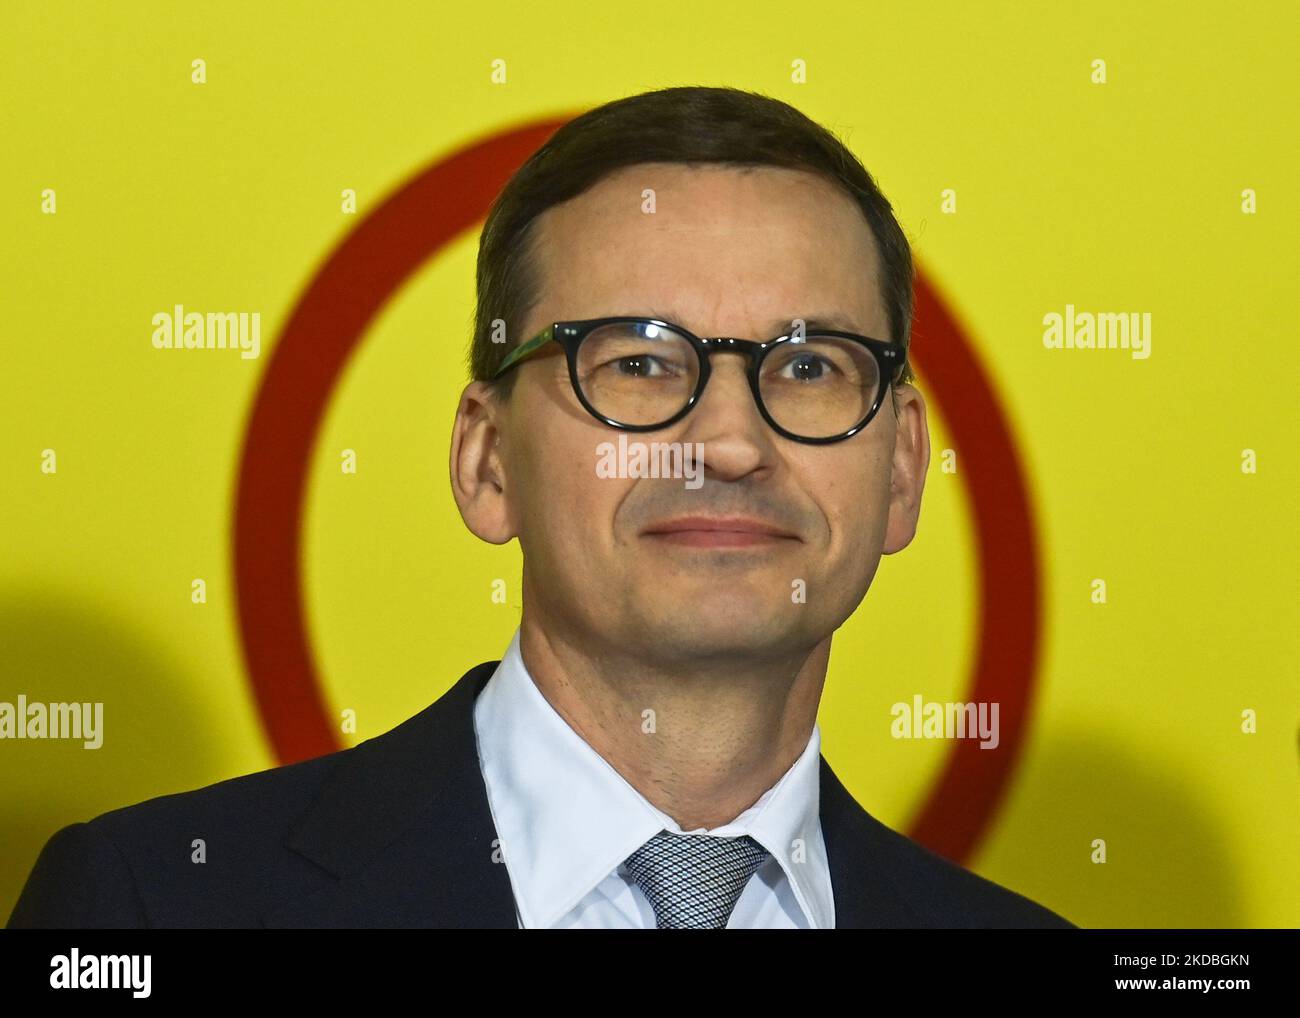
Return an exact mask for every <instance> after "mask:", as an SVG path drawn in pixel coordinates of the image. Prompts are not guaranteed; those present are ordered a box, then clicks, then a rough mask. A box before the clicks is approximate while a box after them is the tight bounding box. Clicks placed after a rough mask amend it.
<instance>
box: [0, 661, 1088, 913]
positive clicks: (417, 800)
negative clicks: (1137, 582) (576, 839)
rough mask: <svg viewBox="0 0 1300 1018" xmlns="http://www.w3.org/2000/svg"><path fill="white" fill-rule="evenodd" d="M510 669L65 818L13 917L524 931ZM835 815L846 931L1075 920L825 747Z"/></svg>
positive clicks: (825, 793) (831, 835)
mask: <svg viewBox="0 0 1300 1018" xmlns="http://www.w3.org/2000/svg"><path fill="white" fill-rule="evenodd" d="M496 666H497V662H495V661H490V662H487V663H485V664H481V665H479V666H477V667H476V668H472V669H471V670H470V671H469V672H467V673H466V674H465V675H464V676H463V677H462V678H461V679H460V681H459V682H457V683H456V685H455V686H453V687H452V688H451V689H450V690H448V691H447V693H446V694H444V695H443V696H442V697H441V698H440V699H439V700H437V701H436V702H435V703H433V704H431V705H430V706H429V707H427V708H425V709H424V710H423V711H421V712H420V713H419V714H417V715H415V717H413V718H410V719H408V720H407V721H405V722H403V723H402V724H400V725H398V726H397V727H396V728H394V729H392V730H391V731H388V732H385V733H384V734H383V735H380V736H377V737H375V738H373V739H368V740H366V741H365V742H363V743H360V744H359V745H357V746H354V747H352V748H351V749H345V750H340V751H339V752H336V753H330V754H328V755H326V756H322V757H317V758H316V759H314V760H306V761H303V762H302V763H296V764H291V765H289V766H286V767H278V768H274V769H272V770H267V771H261V772H259V773H257V774H249V775H244V776H243V777H238V778H232V779H230V780H228V781H222V782H219V783H217V784H215V785H209V786H208V787H206V788H200V789H196V790H194V791H189V792H182V793H179V794H176V795H164V796H161V797H159V798H156V799H150V800H148V801H146V802H142V803H138V804H136V805H133V806H127V807H125V808H122V809H117V810H113V811H112V812H109V813H105V814H103V815H102V816H99V817H96V818H95V819H93V820H91V821H89V822H86V823H74V824H71V825H70V826H67V827H64V828H62V829H61V830H59V831H57V832H56V833H55V834H54V835H52V836H51V838H50V839H49V841H48V842H47V843H46V845H45V847H44V848H43V849H42V851H41V854H40V857H39V858H38V859H37V861H36V865H35V866H34V868H33V869H32V872H31V875H30V876H29V878H28V880H27V884H26V886H25V887H24V889H23V892H22V895H21V896H20V897H19V899H18V903H17V905H15V907H14V910H13V914H12V915H11V916H10V918H9V924H8V925H9V927H10V928H24V927H58V928H63V929H101V928H124V927H188V928H196V927H239V928H249V927H444V928H446V927H451V928H460V929H468V928H489V927H492V928H506V929H515V928H517V922H516V919H515V906H514V897H513V895H512V893H511V890H510V878H509V876H508V875H507V873H506V868H505V866H504V864H502V863H499V862H494V861H493V854H494V847H495V846H494V839H495V838H496V836H497V835H496V831H495V829H494V828H493V824H492V816H491V813H490V811H489V808H488V802H487V792H486V789H485V787H484V784H483V777H482V773H481V772H480V770H479V763H478V753H477V749H476V747H475V741H474V728H473V717H472V711H473V706H474V700H475V697H477V696H478V693H479V691H480V690H481V689H482V688H483V686H484V685H485V684H486V682H487V680H488V679H489V678H490V677H491V676H492V673H493V671H495V669H496ZM821 823H822V835H823V838H824V839H825V842H826V854H827V857H828V860H829V863H830V872H831V885H832V889H833V893H834V896H835V917H836V926H837V927H894V928H899V927H904V928H913V927H976V928H989V927H1034V928H1040V929H1043V928H1071V927H1072V924H1071V923H1069V922H1067V921H1066V920H1065V919H1062V918H1061V917H1060V916H1058V915H1057V914H1056V913H1054V912H1051V911H1049V910H1048V909H1046V908H1043V907H1042V906H1041V905H1038V904H1035V903H1034V902H1032V901H1030V900H1029V899H1028V898H1024V897H1022V896H1020V895H1018V894H1016V893H1014V892H1012V891H1009V890H1007V889H1006V888H1004V887H1001V886H999V885H997V884H995V883H992V882H991V881H988V880H985V879H984V878H982V877H979V876H977V875H975V874H974V873H971V872H970V871H968V870H965V869H963V868H962V867H960V866H957V865H954V864H953V863H951V862H949V861H947V860H946V859H944V858H942V857H940V856H938V855H936V854H934V853H932V852H930V851H928V850H927V849H925V848H923V847H922V846H921V845H919V844H917V843H916V842H914V841H912V840H910V839H909V838H907V837H905V836H903V835H902V834H899V833H897V832H895V831H893V830H891V829H889V828H888V827H886V826H885V825H884V824H882V823H880V822H879V821H878V820H876V819H875V818H874V817H872V816H871V815H870V814H869V813H867V811H866V810H864V809H863V808H862V807H861V806H859V805H858V803H857V802H856V801H855V800H854V799H853V797H852V796H850V795H849V793H848V791H847V790H846V789H845V788H844V786H843V785H842V784H840V782H839V780H838V779H837V778H836V777H835V775H834V773H832V771H831V769H830V766H829V765H828V764H827V763H826V758H825V757H822V758H821ZM195 839H202V840H203V842H204V843H205V846H206V861H205V862H202V863H196V862H193V861H191V854H192V851H193V849H192V847H191V846H192V843H193V842H194V840H195Z"/></svg>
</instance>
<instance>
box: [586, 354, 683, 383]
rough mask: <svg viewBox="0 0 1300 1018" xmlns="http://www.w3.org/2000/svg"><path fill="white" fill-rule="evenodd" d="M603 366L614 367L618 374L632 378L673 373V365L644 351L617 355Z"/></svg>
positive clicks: (653, 376) (656, 376) (654, 376)
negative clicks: (621, 355)
mask: <svg viewBox="0 0 1300 1018" xmlns="http://www.w3.org/2000/svg"><path fill="white" fill-rule="evenodd" d="M601 367H604V368H612V370H614V371H616V372H617V373H618V374H620V375H622V376H624V377H630V378H659V377H662V376H664V375H668V374H671V373H672V365H670V364H668V363H666V362H665V361H664V360H662V359H661V358H659V357H652V356H651V355H650V354H644V353H639V354H629V355H627V356H624V357H616V358H614V359H613V360H610V361H606V362H605V363H604V364H602V365H601Z"/></svg>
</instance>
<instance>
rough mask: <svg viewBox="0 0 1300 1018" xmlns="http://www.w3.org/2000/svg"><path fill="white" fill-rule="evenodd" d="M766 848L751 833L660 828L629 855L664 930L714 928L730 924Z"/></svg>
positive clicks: (630, 866) (632, 870)
mask: <svg viewBox="0 0 1300 1018" xmlns="http://www.w3.org/2000/svg"><path fill="white" fill-rule="evenodd" d="M768 854H769V853H768V851H767V849H765V848H764V847H763V846H762V845H760V844H759V843H758V842H757V841H755V840H754V839H753V838H751V837H750V836H749V835H748V834H746V835H743V836H742V837H738V838H719V837H715V836H713V835H709V834H673V833H672V832H670V831H660V832H659V833H658V834H656V835H655V836H654V837H653V838H651V839H650V840H649V841H647V842H646V843H645V844H644V845H642V846H641V847H640V848H638V849H637V850H636V851H635V852H633V853H632V854H631V855H630V856H628V857H627V861H626V865H627V868H628V871H629V872H630V873H631V874H632V879H634V880H635V881H636V883H637V886H638V887H640V888H641V890H642V891H643V892H644V893H645V896H646V897H647V898H648V899H649V900H650V904H651V906H653V908H654V910H655V924H656V925H657V926H658V927H659V929H661V930H670V929H671V930H676V929H697V930H716V929H722V928H724V927H725V926H726V925H727V920H728V919H729V918H730V917H731V910H732V909H734V908H735V907H736V902H737V901H738V900H739V899H740V892H741V891H743V890H744V889H745V885H746V884H747V883H749V878H750V877H752V876H753V875H754V871H755V870H757V869H758V867H759V866H761V865H762V863H763V860H764V859H766V858H767V856H768Z"/></svg>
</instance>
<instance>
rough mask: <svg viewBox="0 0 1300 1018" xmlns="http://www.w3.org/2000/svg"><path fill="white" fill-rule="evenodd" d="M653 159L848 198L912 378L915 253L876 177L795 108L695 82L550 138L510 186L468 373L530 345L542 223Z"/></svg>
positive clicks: (492, 230) (604, 109)
mask: <svg viewBox="0 0 1300 1018" xmlns="http://www.w3.org/2000/svg"><path fill="white" fill-rule="evenodd" d="M651 162H666V163H682V164H687V165H697V164H709V163H721V164H730V165H734V166H741V167H758V166H774V167H780V168H785V169H796V170H805V171H810V172H812V173H816V174H819V175H821V176H822V177H824V178H826V179H828V180H830V181H831V182H832V183H835V184H838V185H839V186H840V187H841V188H843V190H845V191H847V192H848V193H849V195H850V196H851V197H852V198H853V199H854V200H855V201H856V202H857V203H858V206H859V207H860V208H861V209H862V214H863V216H865V217H866V220H867V225H868V226H870V227H871V232H872V234H873V235H874V237H875V240H876V245H877V251H878V253H879V255H880V289H881V293H880V297H881V299H882V300H883V301H884V303H885V310H886V314H887V316H888V320H889V340H890V342H892V343H894V344H895V345H896V346H900V347H902V349H903V353H904V365H903V369H902V371H901V372H899V374H898V375H897V376H896V377H895V380H894V384H895V385H900V384H902V383H904V382H910V381H912V380H913V377H914V376H913V373H912V368H911V364H910V362H908V361H907V359H906V355H907V351H908V344H909V342H910V339H911V332H912V310H913V293H912V250H911V247H910V245H909V244H908V242H907V238H906V237H905V236H904V235H903V231H902V229H901V228H900V227H899V225H898V221H897V220H896V219H895V218H894V212H893V209H892V207H891V206H890V204H889V202H888V200H887V199H886V198H885V196H884V195H883V194H881V192H880V189H879V188H878V187H876V183H875V181H874V180H872V178H871V175H870V174H869V173H868V172H867V171H866V169H865V168H864V167H863V165H862V164H861V163H860V162H859V161H858V159H857V158H856V157H855V156H854V155H853V153H852V152H850V151H849V150H848V148H846V147H845V146H844V144H843V143H842V142H841V141H840V140H839V139H838V138H836V137H835V135H834V134H832V133H831V132H830V131H828V130H827V129H826V128H824V127H822V126H821V125H820V124H818V123H816V122H815V121H813V120H810V119H809V118H808V117H806V116H805V115H804V114H802V113H800V112H799V111H798V110H796V109H795V108H794V107H793V106H790V105H788V104H787V103H784V102H781V101H780V100H779V99H773V98H771V97H770V96H765V95H761V94H759V93H757V92H748V91H743V90H741V89H735V88H710V87H702V86H699V87H697V86H684V87H678V88H665V89H660V90H658V91H654V92H643V93H641V94H640V95H633V96H628V97H627V98H624V99H617V100H614V101H613V102H608V103H606V104H605V105H603V106H598V107H597V108H596V109H593V110H590V111H588V112H587V113H584V114H582V115H581V116H579V117H576V118H575V119H573V120H571V121H569V122H568V123H567V124H565V125H564V126H563V127H561V128H560V129H559V130H557V131H556V132H555V133H554V134H553V135H552V136H551V137H550V138H549V139H548V140H547V142H546V144H544V145H543V146H542V147H541V148H539V149H538V150H537V151H536V152H535V153H533V155H532V156H531V157H530V158H529V159H528V161H527V162H526V163H524V165H523V166H521V167H520V168H519V170H518V171H517V172H516V173H515V174H514V176H513V177H511V178H510V181H509V182H508V183H507V184H506V186H505V187H504V188H503V189H502V191H501V193H500V194H499V195H498V196H497V199H496V201H495V202H493V204H492V208H491V211H490V212H489V213H488V217H487V220H486V221H485V222H484V224H483V232H482V235H481V236H480V238H479V250H478V285H477V291H478V293H477V296H478V301H477V308H476V312H475V322H474V338H473V342H472V345H471V347H470V353H469V368H470V375H471V377H473V378H474V379H477V380H479V381H490V380H491V378H492V376H493V375H494V374H495V373H496V371H497V368H498V367H499V366H500V364H501V362H502V361H504V360H505V358H506V356H507V355H508V353H509V352H510V350H511V349H513V348H514V347H515V346H517V345H518V344H519V343H521V342H523V341H525V340H527V339H528V338H530V337H527V336H521V335H520V330H521V329H522V328H523V323H524V318H525V316H526V315H527V314H528V312H529V311H530V310H531V309H532V308H533V307H535V306H536V304H537V302H538V300H539V299H540V296H541V295H540V292H539V286H540V282H541V281H540V279H539V278H538V270H537V263H536V261H535V259H534V258H533V243H534V237H535V233H536V231H535V229H534V226H533V224H534V222H535V221H536V219H537V217H538V216H539V215H540V214H541V213H543V212H545V211H546V210H547V209H548V208H550V207H551V206H553V205H558V204H560V203H561V202H564V201H568V200H569V199H570V198H574V197H576V196H577V195H579V194H581V193H583V192H584V191H586V190H587V189H588V188H590V187H592V186H594V185H595V184H596V183H598V182H599V181H600V180H601V179H602V178H603V177H605V176H607V175H608V174H610V173H612V172H613V171H615V170H618V169H621V168H622V167H624V166H632V165H636V164H638V163H651ZM611 313H614V312H611ZM497 319H500V320H501V321H502V322H504V323H505V335H506V337H507V341H506V342H504V343H494V342H492V337H493V331H494V330H493V322H494V321H496V320H497ZM516 374H518V372H516V371H510V372H507V373H506V374H505V375H504V376H503V377H502V378H501V380H500V381H498V382H497V383H495V385H494V387H493V388H494V392H496V393H497V395H498V396H499V397H501V398H509V396H510V393H511V391H512V389H513V388H514V378H515V375H516ZM895 409H897V407H895Z"/></svg>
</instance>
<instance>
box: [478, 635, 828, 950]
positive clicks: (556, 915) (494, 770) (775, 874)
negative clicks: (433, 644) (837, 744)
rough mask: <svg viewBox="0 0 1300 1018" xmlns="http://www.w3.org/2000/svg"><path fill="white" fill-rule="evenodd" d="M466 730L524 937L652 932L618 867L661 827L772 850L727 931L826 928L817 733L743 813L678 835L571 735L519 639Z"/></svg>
mask: <svg viewBox="0 0 1300 1018" xmlns="http://www.w3.org/2000/svg"><path fill="white" fill-rule="evenodd" d="M474 732H475V736H476V738H477V741H478V755H479V764H480V767H481V768H482V771H483V780H484V782H485V784H486V785H487V795H488V804H489V806H490V808H491V811H492V819H493V822H494V823H495V825H496V831H497V837H498V839H499V844H498V850H499V851H500V853H501V858H502V860H503V862H504V863H505V866H506V870H507V872H508V873H509V875H510V883H511V887H512V888H513V891H514V896H515V911H516V913H517V919H518V922H519V926H520V927H521V928H523V929H570V928H600V929H609V928H638V929H654V928H655V916H654V909H653V908H652V907H651V905H650V901H649V899H647V898H646V896H645V894H644V892H642V890H641V888H640V887H638V886H637V884H636V882H635V881H634V880H633V879H632V877H631V876H630V874H629V873H628V872H627V868H626V866H624V860H625V859H627V857H628V856H630V855H631V854H632V853H633V852H635V851H636V850H637V849H638V848H640V847H641V846H642V845H643V844H645V843H646V842H647V841H648V840H650V838H652V837H653V836H654V835H656V834H658V833H659V832H660V831H662V830H667V831H671V832H673V833H674V834H710V835H716V836H719V837H737V836H740V835H744V834H748V835H749V836H750V837H752V838H754V840H755V841H757V842H758V843H759V844H760V845H762V846H763V847H764V848H765V849H767V850H768V852H770V853H771V855H770V856H768V858H767V859H765V860H764V861H763V863H762V865H760V866H759V868H758V869H757V870H756V871H755V873H754V875H753V876H752V877H751V878H750V880H749V882H748V883H747V884H746V885H745V888H744V890H743V891H742V892H741V895H740V898H739V900H738V901H737V902H736V907H735V909H734V910H733V911H732V913H731V918H730V920H729V921H728V923H727V927H728V928H729V929H741V928H777V929H809V928H811V929H833V928H834V926H835V901H834V897H833V895H832V893H831V881H830V869H829V867H828V865H827V862H826V846H825V843H824V841H823V840H822V830H821V819H820V814H819V809H818V805H819V804H818V799H819V795H818V792H819V788H820V758H821V731H820V729H819V727H818V726H817V725H816V724H814V725H813V730H812V735H811V736H810V737H809V739H808V745H807V746H806V747H805V748H804V751H803V753H802V754H801V755H800V757H799V759H797V760H796V761H795V762H794V764H792V765H791V767H790V769H789V770H788V771H786V772H785V774H784V775H782V777H781V778H780V780H778V781H777V783H776V784H775V785H773V786H772V787H771V788H769V789H768V790H767V791H766V792H764V793H763V795H762V796H761V797H760V798H759V800H758V801H757V802H755V803H754V805H752V806H751V807H750V808H749V809H747V810H745V811H744V812H743V813H741V814H740V816H738V817H736V819H735V820H733V821H732V822H731V823H728V824H724V825H723V826H721V827H715V828H713V829H712V830H705V829H704V828H702V827H701V828H698V829H696V830H694V831H683V830H682V829H681V827H679V826H678V825H677V823H676V821H674V820H673V819H672V817H670V816H668V815H667V814H665V813H662V812H661V811H660V810H658V809H656V808H655V807H654V806H653V805H651V804H650V802H649V801H648V800H647V799H646V798H645V797H644V796H643V795H642V794H641V793H640V792H638V791H637V790H636V789H635V788H633V787H632V785H631V784H629V783H628V782H627V780H626V779H624V778H623V776H622V775H621V774H619V773H618V771H616V770H615V769H614V768H613V767H611V766H610V765H609V763H608V762H607V761H606V760H605V759H604V757H602V756H601V755H600V754H599V753H597V752H596V751H595V750H594V749H592V747H591V746H590V745H589V744H588V743H587V742H586V741H585V740H584V739H583V738H582V737H581V736H580V735H578V733H577V732H575V731H574V730H573V729H572V728H571V727H570V726H569V723H568V722H567V721H565V720H564V718H562V717H561V716H560V715H559V714H558V713H557V712H556V711H555V708H553V707H552V706H551V705H550V703H549V702H548V701H547V699H546V697H544V696H543V695H542V693H541V691H540V690H539V689H538V688H537V685H536V684H535V683H534V682H533V679H532V676H531V675H529V674H528V669H527V668H526V667H525V666H524V660H523V656H522V655H521V653H520V649H519V630H518V629H516V630H515V635H514V638H513V639H512V640H511V641H510V647H509V649H508V650H507V651H506V653H505V656H504V657H503V658H502V659H501V663H500V664H499V665H498V666H497V669H496V671H495V672H494V673H493V674H492V677H491V678H490V679H489V680H488V682H487V685H486V686H485V687H484V689H483V691H482V692H481V693H480V694H479V697H478V700H477V701H476V702H475V704H474Z"/></svg>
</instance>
